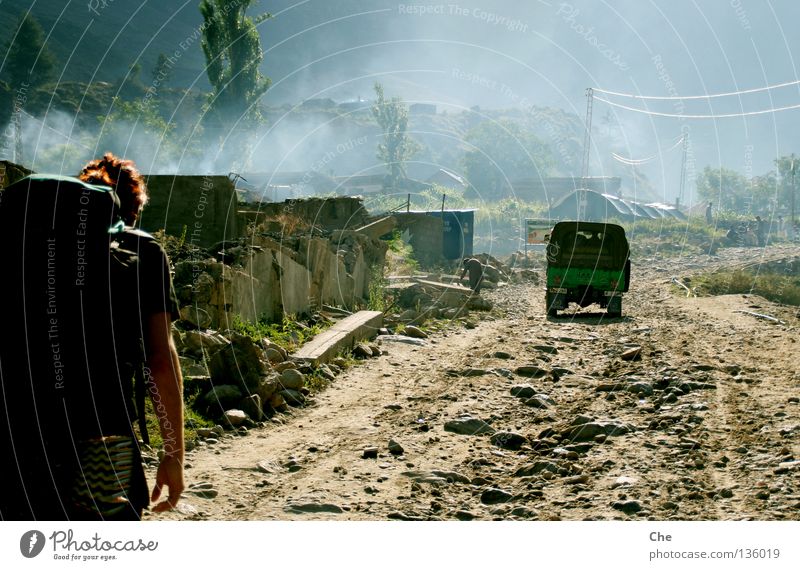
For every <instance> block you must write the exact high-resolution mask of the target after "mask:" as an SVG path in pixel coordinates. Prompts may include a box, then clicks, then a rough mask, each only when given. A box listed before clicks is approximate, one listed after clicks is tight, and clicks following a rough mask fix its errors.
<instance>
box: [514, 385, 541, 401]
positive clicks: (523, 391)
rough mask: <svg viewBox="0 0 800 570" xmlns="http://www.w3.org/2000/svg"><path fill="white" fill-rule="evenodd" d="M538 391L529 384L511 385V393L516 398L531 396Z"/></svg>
mask: <svg viewBox="0 0 800 570" xmlns="http://www.w3.org/2000/svg"><path fill="white" fill-rule="evenodd" d="M537 393H538V390H536V388H534V387H533V386H531V385H530V384H518V385H516V386H512V387H511V395H512V396H516V397H517V398H531V397H533V396H535V395H536V394H537Z"/></svg>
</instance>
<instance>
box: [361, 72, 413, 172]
mask: <svg viewBox="0 0 800 570" xmlns="http://www.w3.org/2000/svg"><path fill="white" fill-rule="evenodd" d="M375 95H376V96H377V100H376V101H375V105H374V106H373V107H372V116H373V117H375V121H376V122H377V123H378V126H379V127H380V128H381V131H383V142H382V143H380V144H378V154H377V157H378V160H380V161H382V162H383V163H384V164H385V165H386V169H387V170H388V171H389V175H388V177H387V181H386V184H384V186H385V187H387V188H398V187H400V186H401V185H402V183H403V181H404V180H405V179H406V168H405V162H406V161H407V160H408V159H410V158H411V157H413V156H414V155H415V154H416V153H417V152H418V151H419V149H420V145H419V144H418V143H417V142H416V141H415V140H414V139H412V138H411V137H409V136H408V133H407V130H408V109H407V108H406V106H405V105H403V103H402V101H401V99H400V98H399V97H393V98H392V99H391V100H390V101H387V100H386V98H385V96H384V94H383V86H382V85H381V84H380V83H376V84H375Z"/></svg>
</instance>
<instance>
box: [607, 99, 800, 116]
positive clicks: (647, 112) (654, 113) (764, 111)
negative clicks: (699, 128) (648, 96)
mask: <svg viewBox="0 0 800 570" xmlns="http://www.w3.org/2000/svg"><path fill="white" fill-rule="evenodd" d="M595 100H597V101H600V102H602V103H606V104H607V105H611V106H612V107H619V108H620V109H626V110H628V111H634V112H636V113H642V114H644V115H652V116H656V117H672V118H676V119H727V118H730V117H749V116H752V115H766V114H768V113H778V112H780V111H789V110H791V109H800V103H798V104H797V105H787V106H786V107H773V108H772V109H762V110H760V111H748V112H741V113H722V114H718V115H717V114H712V115H684V114H683V113H661V112H659V111H650V110H649V109H639V108H636V107H630V106H628V105H622V104H620V103H614V102H613V101H609V100H608V99H603V98H602V97H595Z"/></svg>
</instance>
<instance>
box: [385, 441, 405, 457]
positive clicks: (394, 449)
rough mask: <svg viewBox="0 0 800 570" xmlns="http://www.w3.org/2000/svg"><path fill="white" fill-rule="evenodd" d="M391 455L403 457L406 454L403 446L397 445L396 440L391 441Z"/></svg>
mask: <svg viewBox="0 0 800 570" xmlns="http://www.w3.org/2000/svg"><path fill="white" fill-rule="evenodd" d="M389 453H391V454H392V455H403V453H405V449H403V446H402V445H400V444H399V443H397V442H396V441H395V440H393V439H390V440H389Z"/></svg>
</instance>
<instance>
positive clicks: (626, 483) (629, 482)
mask: <svg viewBox="0 0 800 570" xmlns="http://www.w3.org/2000/svg"><path fill="white" fill-rule="evenodd" d="M638 482H639V480H638V479H637V478H636V477H627V476H624V475H623V476H621V477H617V479H616V481H614V483H612V484H611V488H612V489H617V488H619V487H633V486H634V485H636V483H638Z"/></svg>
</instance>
